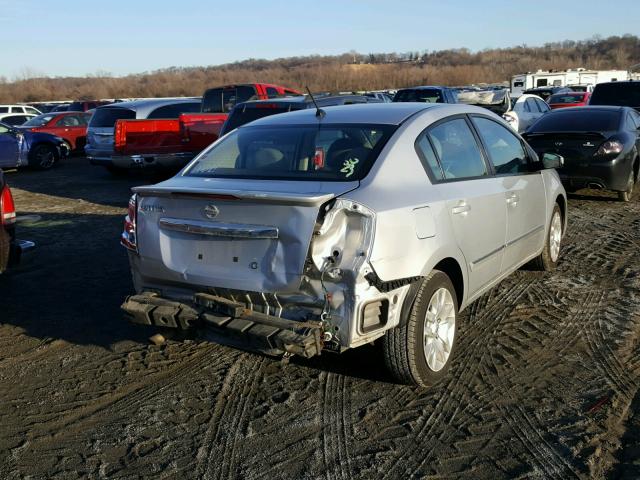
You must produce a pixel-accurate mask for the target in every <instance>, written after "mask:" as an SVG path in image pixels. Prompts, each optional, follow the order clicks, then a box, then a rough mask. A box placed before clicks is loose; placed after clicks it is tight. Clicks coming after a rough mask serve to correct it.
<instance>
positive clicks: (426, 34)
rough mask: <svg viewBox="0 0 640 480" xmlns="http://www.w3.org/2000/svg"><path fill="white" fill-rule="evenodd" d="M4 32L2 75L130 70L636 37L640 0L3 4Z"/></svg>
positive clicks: (17, 0)
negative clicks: (288, 57)
mask: <svg viewBox="0 0 640 480" xmlns="http://www.w3.org/2000/svg"><path fill="white" fill-rule="evenodd" d="M614 5H615V7H614ZM610 7H611V8H610ZM0 32H1V33H2V35H1V38H2V40H0V76H6V77H9V78H14V77H16V76H19V75H24V74H25V73H28V74H31V75H33V74H38V75H42V74H44V75H50V76H66V75H85V74H92V73H95V72H97V71H102V72H109V73H111V74H114V75H125V74H127V73H137V72H143V71H147V70H154V69H158V68H164V67H170V66H195V65H197V66H201V65H217V64H221V63H228V62H233V61H236V60H243V59H246V58H268V59H271V58H278V57H287V56H294V55H311V54H321V55H323V54H338V53H344V52H348V51H350V50H356V51H358V52H360V53H365V54H366V53H369V52H394V51H397V52H406V51H422V50H440V49H447V48H461V47H466V48H469V49H471V50H482V49H484V48H492V47H508V46H514V45H521V44H527V45H541V44H543V43H545V42H550V41H560V40H565V39H570V40H584V39H587V38H590V37H592V36H593V35H601V36H603V37H606V36H609V35H623V34H625V33H631V34H636V35H638V34H640V0H613V1H612V0H609V1H605V0H598V1H593V0H582V1H580V2H572V3H570V4H568V3H567V2H561V1H557V0H555V1H548V0H537V1H535V2H521V1H517V0H516V1H513V0H512V1H505V0H478V1H474V2H463V1H455V0H448V1H442V0H440V1H431V0H396V1H390V0H385V1H383V0H322V1H321V0H296V1H282V0H233V1H224V2H220V1H205V0H178V1H176V0H171V1H167V2H165V1H162V0H156V1H154V0H127V1H123V0H65V1H61V2H53V1H51V0H0Z"/></svg>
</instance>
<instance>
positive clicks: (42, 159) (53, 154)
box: [29, 144, 59, 170]
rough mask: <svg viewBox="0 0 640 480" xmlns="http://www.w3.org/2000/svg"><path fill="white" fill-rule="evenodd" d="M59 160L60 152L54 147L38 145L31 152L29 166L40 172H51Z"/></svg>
mask: <svg viewBox="0 0 640 480" xmlns="http://www.w3.org/2000/svg"><path fill="white" fill-rule="evenodd" d="M58 160H59V158H58V151H57V150H56V148H55V147H53V146H52V145H47V144H41V145H36V146H35V147H34V148H33V150H31V151H30V152H29V166H31V167H33V168H37V169H38V170H49V169H50V168H51V167H53V166H54V165H55V164H56V162H57V161H58Z"/></svg>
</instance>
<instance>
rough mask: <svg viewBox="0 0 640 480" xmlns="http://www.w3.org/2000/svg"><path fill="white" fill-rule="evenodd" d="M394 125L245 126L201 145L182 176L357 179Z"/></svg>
mask: <svg viewBox="0 0 640 480" xmlns="http://www.w3.org/2000/svg"><path fill="white" fill-rule="evenodd" d="M395 129H396V127H395V126H390V125H352V124H350V125H331V124H327V125H321V126H316V125H309V126H307V125H302V126H297V125H283V126H255V127H252V126H246V127H242V128H239V129H237V130H235V131H233V132H231V133H230V134H228V135H227V136H226V137H224V138H223V139H222V140H221V141H220V142H218V143H217V144H216V145H215V146H214V147H212V148H211V149H209V150H205V151H204V152H203V153H202V154H201V155H200V156H199V157H197V158H196V160H194V162H193V163H192V164H191V165H190V166H189V168H188V169H187V170H186V172H185V173H184V175H187V176H198V177H215V178H254V179H280V180H316V181H345V182H346V181H354V180H361V179H362V178H364V176H365V175H366V174H367V173H368V172H369V170H370V168H371V166H372V165H373V163H374V162H375V159H376V158H377V157H378V155H379V153H380V151H381V150H382V147H383V146H384V144H385V143H386V142H387V140H388V139H389V138H390V136H391V135H392V134H393V132H394V131H395Z"/></svg>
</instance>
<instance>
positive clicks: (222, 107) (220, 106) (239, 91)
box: [202, 85, 256, 113]
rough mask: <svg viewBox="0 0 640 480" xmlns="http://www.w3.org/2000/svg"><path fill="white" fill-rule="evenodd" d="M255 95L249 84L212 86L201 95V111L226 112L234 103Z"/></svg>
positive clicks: (249, 98) (244, 100)
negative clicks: (227, 86) (223, 86)
mask: <svg viewBox="0 0 640 480" xmlns="http://www.w3.org/2000/svg"><path fill="white" fill-rule="evenodd" d="M255 95H256V90H255V88H254V87H252V86H250V85H241V86H238V87H231V88H212V89H211V90H207V91H206V92H205V94H204V97H202V112H203V113H227V112H230V111H231V109H232V108H233V107H234V106H235V105H236V103H240V102H246V101H247V100H251V99H252V98H253V97H254V96H255Z"/></svg>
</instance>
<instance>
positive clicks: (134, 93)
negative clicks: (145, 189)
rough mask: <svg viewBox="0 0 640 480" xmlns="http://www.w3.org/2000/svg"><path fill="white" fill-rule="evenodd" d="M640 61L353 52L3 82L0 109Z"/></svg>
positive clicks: (407, 82) (360, 86) (419, 81)
mask: <svg viewBox="0 0 640 480" xmlns="http://www.w3.org/2000/svg"><path fill="white" fill-rule="evenodd" d="M637 62H640V38H639V37H637V36H635V35H624V36H621V37H620V36H612V37H608V38H600V37H597V36H596V37H593V38H591V39H588V40H582V41H572V40H565V41H563V42H554V43H547V44H545V45H543V46H540V47H530V46H526V45H522V46H516V47H511V48H500V49H485V50H482V51H478V52H472V51H470V50H468V49H466V48H462V49H452V50H439V51H431V52H429V51H423V52H418V51H414V52H406V53H369V54H360V53H357V52H353V51H352V52H349V53H345V54H342V55H336V56H320V55H311V56H300V57H288V58H279V59H275V60H262V59H248V60H244V61H240V62H235V63H230V64H225V65H218V66H209V67H170V68H166V69H162V70H156V71H153V72H144V73H139V74H131V75H127V76H123V77H114V76H111V75H109V74H107V73H104V72H103V73H96V74H93V75H89V76H86V77H53V78H51V77H34V76H31V75H28V74H25V75H23V78H18V79H13V80H8V79H6V78H3V77H0V103H13V102H36V101H44V100H56V99H78V100H85V99H98V98H129V97H166V96H199V95H201V94H202V93H203V92H204V90H206V89H207V88H211V87H213V86H216V85H224V84H234V83H250V82H265V83H276V84H281V85H285V86H288V87H292V88H298V89H301V90H302V89H304V87H305V86H308V87H309V88H310V89H311V90H312V91H358V90H378V89H387V88H399V87H406V86H411V85H429V84H432V85H433V84H437V85H468V84H475V83H496V82H503V81H507V80H509V79H510V78H511V76H512V75H514V74H516V73H521V72H526V71H535V70H537V69H543V70H548V69H555V70H565V69H568V68H578V67H586V68H589V69H596V70H603V69H621V70H626V69H628V68H629V67H630V66H631V65H632V64H634V63H637Z"/></svg>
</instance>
